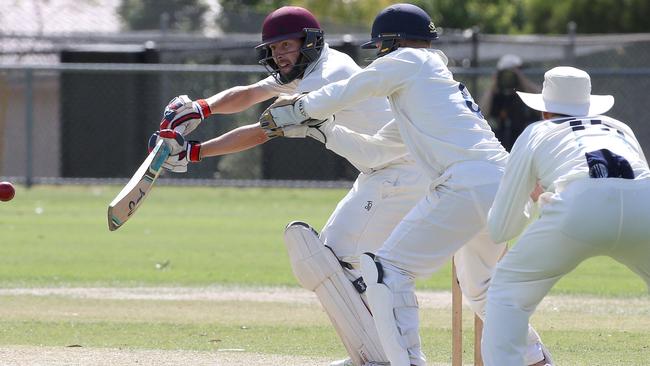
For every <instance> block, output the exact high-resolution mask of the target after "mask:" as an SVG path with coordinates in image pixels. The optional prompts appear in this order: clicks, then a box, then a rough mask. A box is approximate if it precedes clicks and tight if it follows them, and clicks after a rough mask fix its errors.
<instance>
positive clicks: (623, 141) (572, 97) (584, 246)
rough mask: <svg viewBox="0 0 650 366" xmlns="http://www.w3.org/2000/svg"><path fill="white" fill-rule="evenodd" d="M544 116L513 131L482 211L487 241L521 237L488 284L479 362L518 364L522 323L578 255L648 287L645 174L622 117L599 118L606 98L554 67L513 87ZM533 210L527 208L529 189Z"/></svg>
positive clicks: (581, 75) (649, 214) (580, 75)
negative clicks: (533, 84)
mask: <svg viewBox="0 0 650 366" xmlns="http://www.w3.org/2000/svg"><path fill="white" fill-rule="evenodd" d="M518 94H519V97H520V98H521V100H522V101H523V102H524V103H526V105H528V106H529V107H530V108H532V109H535V110H538V111H541V112H542V117H543V120H542V121H539V122H535V123H533V124H532V125H530V126H528V127H527V128H526V130H525V131H524V132H523V133H522V134H521V135H520V136H519V138H518V139H517V141H516V142H515V145H514V147H513V149H512V153H511V155H510V160H509V161H508V165H507V166H506V171H505V175H504V178H503V182H502V184H501V186H500V187H499V190H498V192H497V196H496V199H495V201H494V204H493V206H492V209H491V210H490V213H489V216H488V225H489V228H490V234H491V236H492V238H493V240H495V241H503V240H509V239H512V238H515V237H517V236H518V235H519V234H522V232H523V234H522V235H521V237H520V238H519V240H518V242H517V245H516V246H515V247H514V248H513V249H512V250H510V251H509V252H508V254H506V256H505V257H504V258H503V260H501V262H499V264H498V265H497V268H496V271H495V274H494V278H493V279H492V284H491V285H490V289H489V291H488V304H487V320H486V322H485V328H484V331H483V360H484V361H485V365H489V366H520V365H522V363H523V352H524V349H525V339H526V324H527V323H528V319H529V318H530V316H531V314H532V313H533V312H534V311H535V308H536V307H537V305H538V304H539V303H540V302H541V301H542V299H543V298H544V296H546V294H547V293H548V291H549V290H550V289H551V287H553V285H554V284H555V283H556V282H557V281H558V280H559V279H560V278H562V276H564V275H565V274H567V273H569V272H571V271H572V270H573V269H574V268H576V267H577V266H578V264H580V262H582V261H583V260H585V259H587V258H590V257H594V256H599V255H606V256H610V257H612V258H614V259H615V260H617V261H619V262H621V263H623V264H624V265H626V266H627V267H628V268H630V269H631V270H632V271H634V272H635V273H637V274H638V275H639V276H641V278H643V280H645V282H646V283H647V284H648V285H649V286H650V227H648V222H649V221H650V207H649V206H648V202H650V179H649V178H650V171H649V170H648V163H647V162H646V159H645V157H644V155H643V151H642V150H641V146H639V142H638V141H637V140H636V138H635V137H634V133H632V130H631V129H630V128H629V127H628V126H627V125H626V124H624V123H622V122H620V121H617V120H615V119H613V118H610V117H606V116H603V115H602V114H603V113H605V112H607V111H608V110H609V109H610V108H611V107H612V106H613V105H614V98H613V97H612V96H611V95H590V94H591V80H590V78H589V75H588V74H587V73H586V72H584V71H582V70H579V69H576V68H573V67H556V68H554V69H551V70H549V71H548V72H546V74H545V75H544V86H543V89H542V93H541V94H530V93H522V92H518ZM536 186H538V187H541V188H542V191H543V192H545V193H542V194H541V196H539V193H541V191H539V189H538V190H537V192H535V193H534V194H532V195H531V197H532V198H533V200H535V201H538V198H539V202H540V204H541V208H539V210H540V211H541V216H540V218H539V219H537V220H536V221H535V222H533V223H532V224H530V225H529V226H528V227H526V226H527V224H528V222H529V221H530V219H531V218H532V216H531V214H530V212H532V211H529V212H526V211H525V208H526V207H527V204H528V201H529V199H528V198H529V197H528V196H529V194H530V192H533V190H534V189H535V188H536Z"/></svg>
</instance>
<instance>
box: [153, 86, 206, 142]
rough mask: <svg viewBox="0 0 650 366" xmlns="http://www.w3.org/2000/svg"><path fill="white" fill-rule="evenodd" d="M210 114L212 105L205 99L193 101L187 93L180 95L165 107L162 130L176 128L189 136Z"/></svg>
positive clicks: (161, 124)
mask: <svg viewBox="0 0 650 366" xmlns="http://www.w3.org/2000/svg"><path fill="white" fill-rule="evenodd" d="M210 114H212V112H211V111H210V105H208V102H206V101H205V99H198V100H195V101H192V100H191V99H190V98H189V97H188V96H187V95H180V96H178V97H175V98H174V99H172V100H171V101H170V102H169V104H168V105H167V107H165V112H164V113H163V119H162V121H161V122H160V130H167V129H170V130H175V131H177V132H180V133H182V134H183V136H187V135H188V134H189V133H190V132H192V131H194V130H195V129H196V128H197V127H198V126H199V123H201V121H203V120H204V119H206V118H207V117H208V116H210Z"/></svg>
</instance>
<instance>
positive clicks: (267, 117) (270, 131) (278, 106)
mask: <svg viewBox="0 0 650 366" xmlns="http://www.w3.org/2000/svg"><path fill="white" fill-rule="evenodd" d="M304 97H305V94H293V95H282V96H280V97H278V98H277V99H276V100H275V102H273V104H271V105H270V106H269V107H268V108H266V110H264V112H263V113H262V115H261V116H260V119H259V123H260V127H261V128H262V129H263V130H264V132H266V135H267V136H268V137H269V138H274V137H278V136H283V134H282V133H280V132H279V131H280V130H281V129H282V128H284V127H286V126H296V125H302V124H306V125H311V126H313V125H319V124H321V123H323V122H324V120H318V119H314V118H311V117H310V116H309V115H308V114H307V112H306V111H305V108H304V105H303V102H304Z"/></svg>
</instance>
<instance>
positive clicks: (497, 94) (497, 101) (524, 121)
mask: <svg viewBox="0 0 650 366" xmlns="http://www.w3.org/2000/svg"><path fill="white" fill-rule="evenodd" d="M522 65H523V62H522V60H521V57H519V56H517V55H512V54H506V55H503V56H502V57H501V58H500V59H499V61H498V62H497V72H496V73H495V74H494V75H493V76H492V81H491V83H490V86H489V88H488V89H487V90H486V91H485V93H484V94H483V96H482V97H481V101H480V106H481V111H482V112H483V115H484V116H485V117H486V119H487V120H488V122H490V125H491V126H492V130H493V131H494V134H495V135H496V137H497V138H498V139H499V141H501V144H502V145H503V147H505V148H506V150H508V151H510V149H512V145H513V144H514V143H515V140H516V139H517V136H519V135H520V134H521V133H522V132H523V131H524V129H525V128H526V126H528V125H529V124H530V123H532V122H534V121H536V120H537V119H538V118H537V117H538V116H537V114H536V113H535V112H534V111H532V110H531V109H530V108H528V107H526V105H525V104H524V103H522V102H521V100H520V99H519V98H518V97H517V94H516V93H515V92H516V91H523V92H527V93H538V92H539V91H540V88H539V86H538V85H537V84H535V83H533V82H532V81H530V79H528V78H527V77H526V76H525V75H524V74H523V72H522V71H521V69H522Z"/></svg>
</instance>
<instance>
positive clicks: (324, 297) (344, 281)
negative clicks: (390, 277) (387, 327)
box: [284, 221, 388, 366]
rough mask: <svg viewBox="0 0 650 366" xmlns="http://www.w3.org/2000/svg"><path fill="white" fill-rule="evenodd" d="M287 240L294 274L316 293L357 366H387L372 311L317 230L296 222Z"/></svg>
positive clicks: (308, 288)
mask: <svg viewBox="0 0 650 366" xmlns="http://www.w3.org/2000/svg"><path fill="white" fill-rule="evenodd" d="M284 240H285V243H286V245H287V249H288V252H289V258H290V260H291V267H292V269H293V273H294V275H295V276H296V278H297V279H298V282H299V283H300V285H302V287H304V288H305V289H307V290H310V291H314V292H315V293H316V296H317V297H318V300H319V301H320V302H321V304H322V305H323V308H324V309H325V312H326V313H327V315H328V316H329V318H330V320H331V321H332V324H334V328H335V329H336V332H337V333H338V335H339V337H340V338H341V340H342V341H343V345H344V346H345V348H346V350H347V351H348V354H349V356H350V358H351V359H352V361H353V362H354V364H355V366H363V365H365V364H366V363H370V362H372V363H373V364H377V365H388V359H387V357H386V356H385V354H384V352H383V350H382V348H381V343H380V341H379V336H378V334H377V329H376V328H375V323H374V321H373V319H372V315H371V314H370V311H369V310H368V308H367V307H366V305H365V303H364V302H363V300H362V299H361V295H360V294H359V292H357V290H356V289H355V287H354V286H353V285H352V283H351V282H350V280H349V279H348V278H347V277H346V275H345V273H344V269H343V267H341V264H340V263H339V261H338V259H337V258H336V256H335V255H334V253H333V252H332V251H331V250H330V249H329V248H328V247H326V246H325V245H324V244H323V243H322V242H321V240H320V239H319V238H318V235H317V233H316V231H315V230H314V229H313V228H311V226H309V225H308V224H306V223H304V222H298V221H295V222H292V223H290V224H289V225H287V228H286V229H285V231H284Z"/></svg>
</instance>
